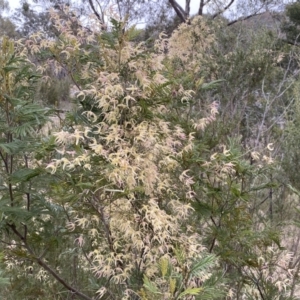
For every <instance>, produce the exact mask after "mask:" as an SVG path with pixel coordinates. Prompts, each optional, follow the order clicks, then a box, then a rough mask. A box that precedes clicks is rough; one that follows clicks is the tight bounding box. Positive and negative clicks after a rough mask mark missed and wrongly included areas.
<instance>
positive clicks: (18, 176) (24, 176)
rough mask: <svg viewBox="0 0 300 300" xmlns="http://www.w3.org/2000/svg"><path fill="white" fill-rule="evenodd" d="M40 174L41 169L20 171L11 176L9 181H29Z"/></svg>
mask: <svg viewBox="0 0 300 300" xmlns="http://www.w3.org/2000/svg"><path fill="white" fill-rule="evenodd" d="M41 172H42V171H41V169H20V170H17V171H15V172H14V173H13V174H12V175H11V180H12V181H13V182H25V181H29V180H30V179H31V178H34V177H36V176H38V175H40V174H41Z"/></svg>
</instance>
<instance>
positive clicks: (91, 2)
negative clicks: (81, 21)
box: [89, 0, 104, 23]
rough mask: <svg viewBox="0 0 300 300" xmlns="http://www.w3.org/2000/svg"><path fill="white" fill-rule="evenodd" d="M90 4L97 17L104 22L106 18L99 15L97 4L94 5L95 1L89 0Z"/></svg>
mask: <svg viewBox="0 0 300 300" xmlns="http://www.w3.org/2000/svg"><path fill="white" fill-rule="evenodd" d="M89 4H90V7H91V9H92V11H93V13H94V14H95V16H96V17H97V19H98V20H99V21H100V22H101V23H103V21H104V20H102V18H101V16H100V15H99V13H98V12H97V10H96V8H95V6H94V3H93V0H89Z"/></svg>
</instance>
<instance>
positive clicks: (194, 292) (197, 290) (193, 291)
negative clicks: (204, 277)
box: [178, 288, 202, 299]
mask: <svg viewBox="0 0 300 300" xmlns="http://www.w3.org/2000/svg"><path fill="white" fill-rule="evenodd" d="M201 291H202V288H188V289H186V290H185V291H184V292H182V293H181V294H180V295H179V297H178V298H179V299H182V297H183V296H187V295H189V296H197V295H199V293H200V292H201Z"/></svg>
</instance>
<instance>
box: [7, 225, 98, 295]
mask: <svg viewBox="0 0 300 300" xmlns="http://www.w3.org/2000/svg"><path fill="white" fill-rule="evenodd" d="M7 225H8V226H9V227H10V228H11V229H12V231H13V232H14V234H15V235H16V236H18V237H19V239H20V240H21V241H22V242H23V247H24V248H25V249H26V250H27V251H28V252H29V254H30V255H31V260H33V261H35V262H36V263H37V264H39V265H40V266H41V267H42V268H43V269H44V270H46V271H47V272H48V273H49V274H51V275H52V276H53V277H54V278H55V279H56V280H57V281H58V282H60V283H61V284H62V285H63V286H64V287H65V288H66V289H67V290H69V291H71V292H72V293H74V294H75V295H77V296H79V297H80V298H82V299H84V300H93V298H90V297H89V296H87V295H85V294H83V293H82V292H80V291H78V290H76V289H75V288H73V287H72V286H71V285H69V284H68V283H67V282H66V281H65V280H64V279H63V278H62V277H60V275H59V274H57V273H56V272H55V271H54V270H53V269H52V268H50V267H49V266H48V265H47V264H46V263H45V262H44V261H43V260H42V259H41V258H39V257H37V256H36V255H35V253H34V251H33V250H32V249H31V247H30V246H29V245H28V244H27V242H26V240H25V238H24V237H23V236H22V234H21V233H20V232H19V231H18V230H17V228H16V225H15V224H7Z"/></svg>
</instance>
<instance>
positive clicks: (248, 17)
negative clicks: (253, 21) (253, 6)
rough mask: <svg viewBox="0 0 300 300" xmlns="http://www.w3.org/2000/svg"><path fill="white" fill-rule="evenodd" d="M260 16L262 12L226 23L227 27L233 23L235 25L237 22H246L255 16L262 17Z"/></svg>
mask: <svg viewBox="0 0 300 300" xmlns="http://www.w3.org/2000/svg"><path fill="white" fill-rule="evenodd" d="M262 14H264V12H261V13H257V12H255V13H254V14H251V15H249V16H247V17H245V18H241V19H236V20H233V21H231V22H229V23H227V26H231V25H233V24H235V23H237V22H242V21H246V20H248V19H250V18H253V17H255V16H260V15H262Z"/></svg>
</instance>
